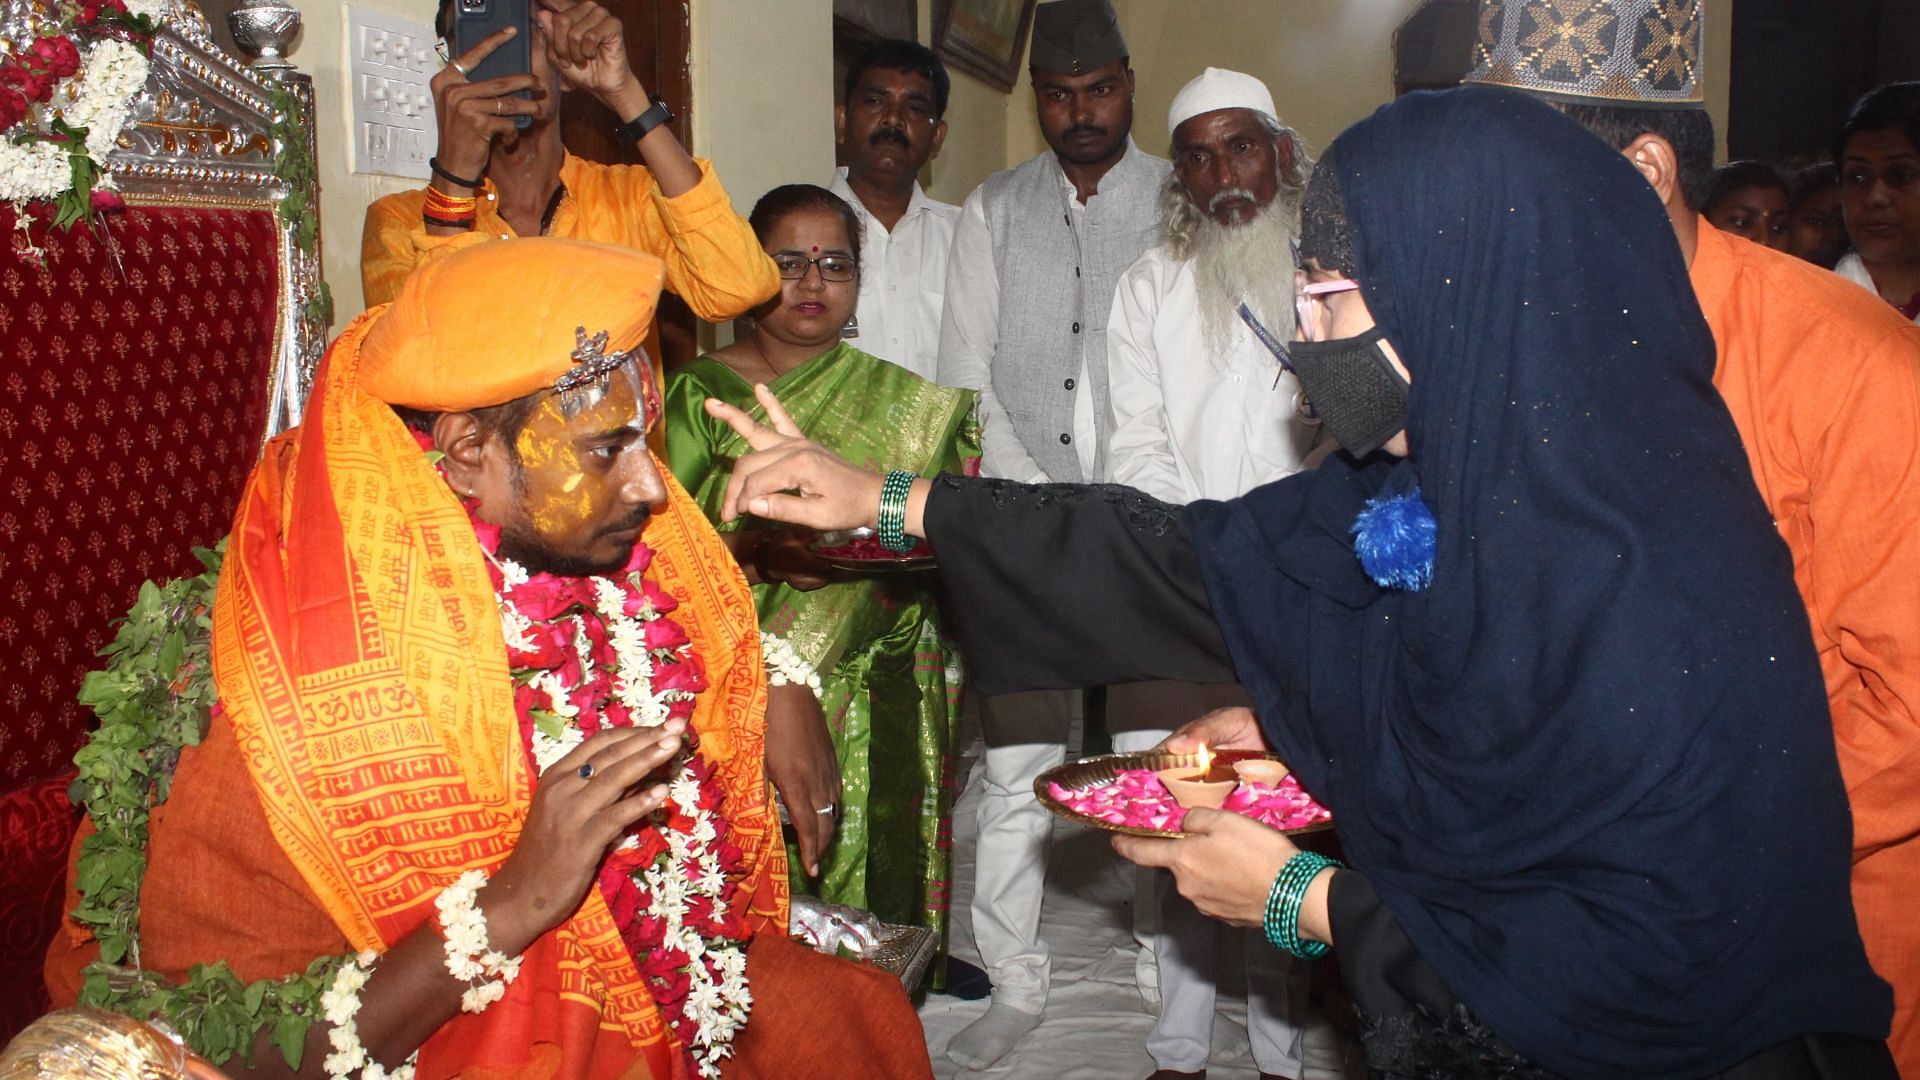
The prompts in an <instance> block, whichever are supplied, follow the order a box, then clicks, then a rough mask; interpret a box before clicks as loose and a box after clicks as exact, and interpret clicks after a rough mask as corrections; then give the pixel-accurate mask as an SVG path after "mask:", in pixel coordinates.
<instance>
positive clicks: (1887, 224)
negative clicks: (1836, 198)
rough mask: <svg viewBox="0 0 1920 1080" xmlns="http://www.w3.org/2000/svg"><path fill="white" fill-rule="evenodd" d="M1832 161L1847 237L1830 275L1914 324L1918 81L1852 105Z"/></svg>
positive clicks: (1919, 235)
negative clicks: (1846, 248)
mask: <svg viewBox="0 0 1920 1080" xmlns="http://www.w3.org/2000/svg"><path fill="white" fill-rule="evenodd" d="M1833 158H1834V161H1835V162H1836V163H1837V164H1838V165H1839V166H1840V205H1841V208H1842V209H1843V210H1844V211H1845V212H1846V218H1847V235H1848V236H1850V237H1852V238H1853V251H1852V252H1850V253H1849V254H1848V255H1847V256H1846V257H1845V258H1843V259H1841V260H1840V263H1839V265H1837V266H1835V267H1834V268H1833V269H1834V272H1835V273H1838V274H1839V275H1840V276H1841V277H1844V278H1847V279H1849V280H1851V281H1855V282H1858V283H1859V284H1861V285H1862V286H1865V287H1866V288H1869V289H1872V290H1873V291H1874V292H1877V293H1879V294H1880V298H1881V299H1882V300H1885V301H1886V302H1887V303H1889V304H1892V305H1893V306H1894V307H1896V308H1899V309H1900V314H1902V315H1905V316H1906V317H1907V318H1909V319H1912V320H1914V321H1915V322H1920V82H1904V83H1891V84H1889V85H1887V86H1883V87H1881V88H1879V89H1878V90H1874V91H1871V92H1869V93H1868V94H1867V95H1866V96H1865V97H1863V98H1861V99H1860V100H1859V101H1858V102H1855V103H1854V106H1853V112H1852V113H1851V114H1850V115H1849V116H1848V117H1847V122H1846V124H1845V125H1843V126H1842V127H1841V129H1840V141H1839V145H1838V146H1837V147H1836V149H1835V151H1834V155H1833Z"/></svg>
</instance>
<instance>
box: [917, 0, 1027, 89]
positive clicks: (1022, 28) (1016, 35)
mask: <svg viewBox="0 0 1920 1080" xmlns="http://www.w3.org/2000/svg"><path fill="white" fill-rule="evenodd" d="M1036 2H1037V0H936V3H935V6H934V18H935V26H936V27H937V29H936V31H935V34H934V39H933V40H934V51H936V52H938V53H939V54H940V59H941V60H943V61H945V62H946V63H947V65H948V66H950V67H954V68H958V69H959V70H961V71H964V72H966V73H967V74H969V75H972V76H973V77H974V78H976V79H979V80H980V81H981V82H984V83H986V84H987V85H989V86H993V87H997V88H998V89H1000V90H1003V91H1011V90H1012V89H1013V84H1014V81H1015V80H1016V79H1018V78H1019V77H1020V58H1021V56H1023V55H1024V54H1025V53H1026V51H1027V31H1028V30H1030V29H1032V27H1033V8H1034V4H1035V3H1036Z"/></svg>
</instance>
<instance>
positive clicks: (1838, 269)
mask: <svg viewBox="0 0 1920 1080" xmlns="http://www.w3.org/2000/svg"><path fill="white" fill-rule="evenodd" d="M1833 272H1834V273H1836V274H1839V275H1840V276H1841V277H1843V278H1846V279H1847V280H1848V281H1851V282H1853V283H1854V284H1855V285H1858V286H1860V287H1861V288H1863V289H1865V290H1867V291H1868V292H1870V293H1872V294H1873V295H1875V296H1879V295H1880V286H1878V285H1875V284H1874V283H1873V275H1872V274H1870V273H1868V272H1867V264H1866V263H1865V262H1864V261H1862V260H1861V258H1860V253H1859V252H1857V251H1849V252H1847V253H1846V254H1845V255H1844V256H1842V257H1841V259H1840V262H1839V263H1838V264H1836V265H1835V266H1834V268H1833ZM1894 310H1896V311H1898V310H1899V309H1898V308H1895V309H1894ZM1913 321H1914V324H1915V325H1916V326H1920V315H1916V316H1914V319H1913Z"/></svg>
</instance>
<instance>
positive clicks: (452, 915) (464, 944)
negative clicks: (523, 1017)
mask: <svg viewBox="0 0 1920 1080" xmlns="http://www.w3.org/2000/svg"><path fill="white" fill-rule="evenodd" d="M486 884H487V872H486V871H484V870H469V871H467V872H466V873H464V874H461V875H460V877H459V878H458V879H456V880H455V881H454V883H453V884H451V885H448V886H447V887H446V888H444V889H442V890H440V895H439V896H436V897H434V900H433V906H434V910H436V911H438V912H439V913H440V932H441V934H442V935H443V936H444V937H445V938H446V941H445V942H444V944H443V946H442V947H443V948H444V949H445V950H446V953H447V970H448V971H449V972H451V973H452V974H453V977H454V978H456V979H459V980H460V981H461V982H464V983H466V984H467V990H466V992H465V993H462V994H461V995H460V1011H461V1012H470V1013H479V1012H485V1011H486V1008H487V1006H489V1005H491V1004H493V1003H494V1002H496V1001H499V1000H500V999H501V998H503V997H506V996H507V986H508V985H509V984H510V983H512V982H513V980H515V979H517V978H519V977H520V959H521V958H520V957H518V956H516V957H513V958H512V959H508V958H507V956H506V955H505V954H504V953H501V952H500V951H498V950H496V949H495V948H494V947H493V945H492V943H491V942H489V941H488V939H487V914H486V912H484V911H481V910H480V905H479V903H477V901H478V899H479V896H480V890H481V889H482V888H485V887H486Z"/></svg>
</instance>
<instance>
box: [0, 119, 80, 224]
mask: <svg viewBox="0 0 1920 1080" xmlns="http://www.w3.org/2000/svg"><path fill="white" fill-rule="evenodd" d="M72 186H73V163H72V161H71V160H70V159H69V158H68V157H67V151H66V149H65V148H64V147H62V146H61V145H60V144H58V143H44V142H42V143H28V144H26V145H24V146H22V145H19V144H17V143H15V142H13V141H12V140H10V139H7V138H4V137H0V199H5V200H6V201H8V202H11V203H15V204H19V203H22V202H26V201H27V200H29V199H55V198H59V197H60V194H61V193H62V192H64V191H66V190H67V189H68V188H69V187H72ZM16 209H18V206H17V205H16ZM20 220H21V221H23V222H26V221H30V220H31V219H30V218H28V217H27V216H26V215H25V214H21V215H20Z"/></svg>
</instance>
